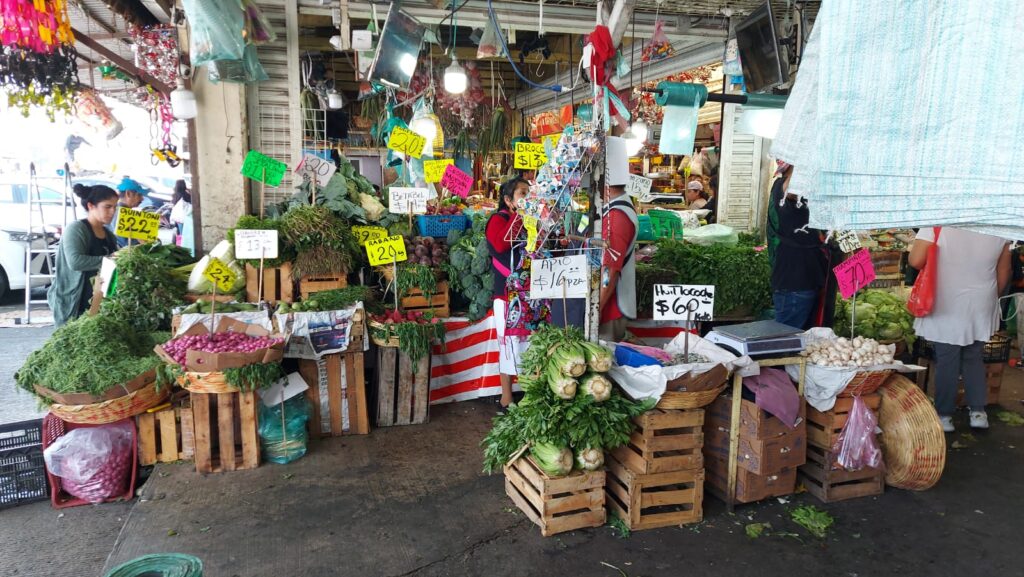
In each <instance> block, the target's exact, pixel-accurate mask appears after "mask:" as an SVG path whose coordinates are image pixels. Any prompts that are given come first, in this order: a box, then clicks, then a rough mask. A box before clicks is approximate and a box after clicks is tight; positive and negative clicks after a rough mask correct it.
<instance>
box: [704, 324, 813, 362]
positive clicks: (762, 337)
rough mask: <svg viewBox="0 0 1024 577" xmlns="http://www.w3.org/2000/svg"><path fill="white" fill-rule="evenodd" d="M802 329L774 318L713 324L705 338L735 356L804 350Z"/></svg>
mask: <svg viewBox="0 0 1024 577" xmlns="http://www.w3.org/2000/svg"><path fill="white" fill-rule="evenodd" d="M803 332H804V331H803V330H801V329H798V328H796V327H791V326H788V325H784V324H782V323H779V322H775V321H757V322H753V323H744V324H741V325H727V326H724V327H717V328H716V329H715V330H713V331H711V332H709V333H708V335H707V336H706V337H704V338H705V339H707V340H709V341H711V342H713V343H715V344H716V345H719V346H721V347H723V348H726V349H728V350H729V351H730V352H732V353H735V354H737V355H750V356H759V355H773V354H780V353H795V352H800V351H802V350H804V339H803V336H802V333H803Z"/></svg>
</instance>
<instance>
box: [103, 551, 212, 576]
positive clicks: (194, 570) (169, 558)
mask: <svg viewBox="0 0 1024 577" xmlns="http://www.w3.org/2000/svg"><path fill="white" fill-rule="evenodd" d="M157 576H159V577H203V562H202V561H200V560H199V558H198V557H193V556H192V555H185V554H184V553H156V554H153V555H143V556H142V557H138V558H136V559H132V560H131V561H128V562H126V563H122V564H120V565H118V566H117V567H114V568H113V569H111V570H110V572H109V573H107V574H106V575H105V576H104V577H157Z"/></svg>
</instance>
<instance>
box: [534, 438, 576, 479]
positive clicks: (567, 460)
mask: <svg viewBox="0 0 1024 577" xmlns="http://www.w3.org/2000/svg"><path fill="white" fill-rule="evenodd" d="M530 454H531V455H532V456H533V461H534V462H535V463H537V466H538V467H540V469H541V470H542V471H544V472H545V473H547V474H548V475H550V476H552V477H564V476H565V475H568V474H569V472H570V471H572V463H573V459H572V451H570V450H569V449H568V448H566V447H559V446H557V445H553V444H551V443H534V444H533V446H532V447H530Z"/></svg>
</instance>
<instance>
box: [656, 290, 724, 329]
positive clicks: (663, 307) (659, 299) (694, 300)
mask: <svg viewBox="0 0 1024 577" xmlns="http://www.w3.org/2000/svg"><path fill="white" fill-rule="evenodd" d="M714 314H715V287H714V285H694V284H656V285H654V320H656V321H685V320H691V321H695V322H700V321H710V320H712V319H713V318H714Z"/></svg>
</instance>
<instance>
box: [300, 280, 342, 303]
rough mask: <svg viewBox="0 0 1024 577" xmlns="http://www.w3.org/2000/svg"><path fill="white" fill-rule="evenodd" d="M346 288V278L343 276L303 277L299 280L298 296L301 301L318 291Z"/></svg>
mask: <svg viewBox="0 0 1024 577" xmlns="http://www.w3.org/2000/svg"><path fill="white" fill-rule="evenodd" d="M347 286H348V277H347V276H346V275H343V274H336V275H325V276H316V277H313V276H304V277H302V278H301V279H299V294H300V295H302V300H306V299H307V298H309V295H311V294H313V293H318V292H320V291H329V290H334V289H341V288H345V287H347Z"/></svg>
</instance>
